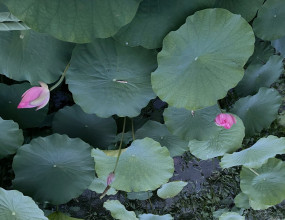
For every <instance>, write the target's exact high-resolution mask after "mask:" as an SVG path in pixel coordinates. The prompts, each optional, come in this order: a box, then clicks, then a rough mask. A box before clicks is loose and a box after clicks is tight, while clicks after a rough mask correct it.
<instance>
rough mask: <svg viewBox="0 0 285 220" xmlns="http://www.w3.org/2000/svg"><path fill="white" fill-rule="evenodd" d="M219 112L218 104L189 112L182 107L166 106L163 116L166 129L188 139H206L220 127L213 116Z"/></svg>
mask: <svg viewBox="0 0 285 220" xmlns="http://www.w3.org/2000/svg"><path fill="white" fill-rule="evenodd" d="M220 113H221V110H220V108H219V107H218V105H214V106H211V107H208V108H204V109H200V110H197V111H195V112H191V111H189V110H187V109H183V108H180V109H179V108H174V107H168V108H167V109H165V110H164V113H163V117H164V121H165V125H166V127H167V128H168V130H169V131H170V132H171V133H172V134H174V135H177V136H179V137H180V138H182V139H183V140H186V141H189V140H193V139H197V140H200V141H202V140H207V139H208V138H209V137H211V136H214V135H215V134H216V133H217V131H219V130H220V129H219V128H218V127H217V125H216V124H215V122H214V121H215V118H216V116H217V115H218V114H220Z"/></svg>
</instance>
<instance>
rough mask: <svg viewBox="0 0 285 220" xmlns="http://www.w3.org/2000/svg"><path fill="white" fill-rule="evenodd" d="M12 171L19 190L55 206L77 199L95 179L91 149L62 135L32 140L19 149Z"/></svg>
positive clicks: (77, 139)
mask: <svg viewBox="0 0 285 220" xmlns="http://www.w3.org/2000/svg"><path fill="white" fill-rule="evenodd" d="M13 169H14V171H15V179H14V181H13V185H14V187H15V188H16V189H19V190H20V191H21V192H23V193H25V194H26V195H30V196H32V197H33V198H34V199H35V200H37V201H41V202H44V201H48V202H50V203H52V204H55V205H59V204H63V203H66V202H68V201H69V200H70V199H72V198H76V197H78V196H79V195H80V194H81V193H82V192H83V191H84V190H85V189H87V188H88V186H89V185H90V184H91V182H92V180H93V179H94V177H95V176H94V174H95V173H94V160H93V159H92V157H91V147H90V146H89V145H88V144H86V143H85V142H83V141H82V140H80V139H79V138H76V139H71V138H69V137H67V136H66V135H59V134H53V135H51V136H48V137H44V138H42V137H39V138H36V139H33V140H32V141H31V142H30V144H26V145H24V146H22V147H21V148H19V149H18V152H17V154H16V156H15V157H14V160H13Z"/></svg>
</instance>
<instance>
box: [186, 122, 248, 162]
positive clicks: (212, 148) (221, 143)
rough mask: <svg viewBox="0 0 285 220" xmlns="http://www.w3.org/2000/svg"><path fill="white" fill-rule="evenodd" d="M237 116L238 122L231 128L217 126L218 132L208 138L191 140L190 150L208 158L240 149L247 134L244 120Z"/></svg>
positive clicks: (198, 155) (200, 156)
mask: <svg viewBox="0 0 285 220" xmlns="http://www.w3.org/2000/svg"><path fill="white" fill-rule="evenodd" d="M235 118H236V120H237V122H236V124H233V126H232V127H231V128H230V129H225V128H224V127H218V126H217V129H218V131H217V133H216V134H215V136H212V137H209V139H208V140H203V141H199V140H195V139H194V140H190V142H189V145H188V146H189V149H190V152H191V153H192V154H193V155H194V156H195V157H197V158H200V159H202V160H207V159H209V158H214V157H218V156H223V155H224V154H225V153H232V152H234V151H236V150H237V149H239V148H240V147H241V144H242V141H243V138H244V136H245V133H244V131H245V128H244V125H243V122H242V120H241V119H240V118H239V117H237V116H235Z"/></svg>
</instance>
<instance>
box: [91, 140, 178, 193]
mask: <svg viewBox="0 0 285 220" xmlns="http://www.w3.org/2000/svg"><path fill="white" fill-rule="evenodd" d="M92 155H93V156H94V159H95V170H96V173H97V175H98V177H99V178H100V179H107V176H108V175H109V173H111V172H112V171H113V170H114V167H115V163H116V157H108V156H107V155H106V154H104V153H103V152H102V151H100V150H98V149H96V150H93V153H92ZM173 166H174V165H173V160H172V158H171V157H170V156H169V151H168V150H167V148H166V147H161V146H160V144H159V143H158V142H156V141H154V140H152V139H150V138H144V139H142V140H135V141H134V142H133V143H132V145H131V146H130V147H128V148H127V150H126V151H125V152H122V154H121V157H120V160H119V163H118V167H117V169H116V173H115V180H114V182H113V183H112V184H111V186H112V187H113V188H115V189H117V190H123V191H126V192H131V191H134V192H141V191H148V190H155V189H157V188H158V187H159V186H161V185H162V184H164V183H166V182H167V181H168V179H169V178H170V177H171V176H172V174H173V171H174V167H173Z"/></svg>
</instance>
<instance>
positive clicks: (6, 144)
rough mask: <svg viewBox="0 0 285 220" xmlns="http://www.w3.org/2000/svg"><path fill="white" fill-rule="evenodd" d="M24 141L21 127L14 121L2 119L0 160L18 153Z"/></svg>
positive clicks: (0, 126) (0, 124)
mask: <svg viewBox="0 0 285 220" xmlns="http://www.w3.org/2000/svg"><path fill="white" fill-rule="evenodd" d="M23 141H24V136H23V132H22V130H20V129H19V125H18V124H17V123H15V122H13V121H12V120H3V119H2V118H1V117H0V159H1V158H2V157H5V156H7V155H10V154H14V153H16V151H17V149H18V147H20V146H21V145H22V144H23Z"/></svg>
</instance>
